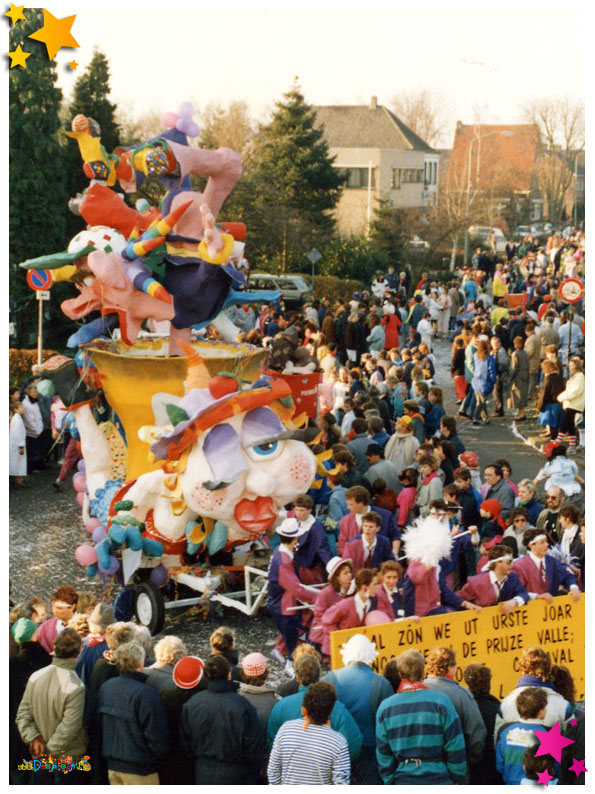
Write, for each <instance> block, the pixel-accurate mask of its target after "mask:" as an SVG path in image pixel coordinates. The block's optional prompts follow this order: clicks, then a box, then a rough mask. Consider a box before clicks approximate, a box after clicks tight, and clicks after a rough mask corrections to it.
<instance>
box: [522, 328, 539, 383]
mask: <svg viewBox="0 0 595 794" xmlns="http://www.w3.org/2000/svg"><path fill="white" fill-rule="evenodd" d="M525 353H526V354H527V357H528V359H529V372H530V373H531V374H532V375H535V373H537V372H539V366H540V364H541V340H540V338H539V337H538V336H537V334H531V336H528V337H527V338H526V340H525Z"/></svg>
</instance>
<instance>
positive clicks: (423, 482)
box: [421, 471, 439, 485]
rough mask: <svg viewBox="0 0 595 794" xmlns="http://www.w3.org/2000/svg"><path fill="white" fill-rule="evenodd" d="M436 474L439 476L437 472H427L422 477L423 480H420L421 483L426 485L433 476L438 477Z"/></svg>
mask: <svg viewBox="0 0 595 794" xmlns="http://www.w3.org/2000/svg"><path fill="white" fill-rule="evenodd" d="M438 476H439V475H438V472H436V471H433V472H432V473H431V474H428V476H427V477H424V478H423V480H422V481H421V483H422V485H427V484H428V483H429V482H432V480H433V479H434V478H435V477H438Z"/></svg>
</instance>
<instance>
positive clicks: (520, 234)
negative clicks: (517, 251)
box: [513, 226, 531, 241]
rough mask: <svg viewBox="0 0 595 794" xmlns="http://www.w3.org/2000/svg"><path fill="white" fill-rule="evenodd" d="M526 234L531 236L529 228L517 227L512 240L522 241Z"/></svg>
mask: <svg viewBox="0 0 595 794" xmlns="http://www.w3.org/2000/svg"><path fill="white" fill-rule="evenodd" d="M528 234H531V227H530V226H517V227H516V229H515V230H514V236H513V239H514V240H516V241H520V240H523V239H524V238H525V237H526V236H527V235H528Z"/></svg>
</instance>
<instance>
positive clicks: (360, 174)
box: [339, 168, 376, 188]
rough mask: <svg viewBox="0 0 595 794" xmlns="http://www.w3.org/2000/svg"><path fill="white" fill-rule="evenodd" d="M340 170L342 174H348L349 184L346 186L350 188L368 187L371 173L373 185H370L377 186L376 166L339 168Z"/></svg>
mask: <svg viewBox="0 0 595 794" xmlns="http://www.w3.org/2000/svg"><path fill="white" fill-rule="evenodd" d="M339 171H340V172H341V173H342V174H347V184H346V185H345V187H348V188H367V187H368V175H369V174H370V173H371V176H372V179H371V185H370V187H372V188H375V187H376V169H375V168H372V169H370V168H339Z"/></svg>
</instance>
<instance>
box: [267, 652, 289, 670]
mask: <svg viewBox="0 0 595 794" xmlns="http://www.w3.org/2000/svg"><path fill="white" fill-rule="evenodd" d="M270 656H271V659H273V660H274V661H275V662H277V664H278V665H280V666H281V667H285V664H286V661H287V660H286V659H285V657H284V656H283V654H282V653H281V652H280V651H278V650H277V649H276V648H273V650H272V651H271V654H270Z"/></svg>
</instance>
